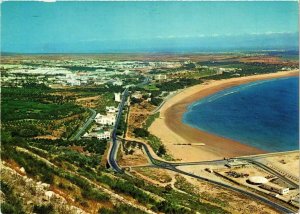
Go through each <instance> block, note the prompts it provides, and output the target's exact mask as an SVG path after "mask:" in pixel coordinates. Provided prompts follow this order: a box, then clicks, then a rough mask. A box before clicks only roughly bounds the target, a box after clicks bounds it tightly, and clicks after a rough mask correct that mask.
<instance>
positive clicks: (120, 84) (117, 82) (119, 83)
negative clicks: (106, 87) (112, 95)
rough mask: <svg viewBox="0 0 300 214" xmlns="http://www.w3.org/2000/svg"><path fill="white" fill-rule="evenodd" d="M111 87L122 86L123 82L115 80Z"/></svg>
mask: <svg viewBox="0 0 300 214" xmlns="http://www.w3.org/2000/svg"><path fill="white" fill-rule="evenodd" d="M113 85H117V86H122V85H123V82H122V80H116V81H114V82H113Z"/></svg>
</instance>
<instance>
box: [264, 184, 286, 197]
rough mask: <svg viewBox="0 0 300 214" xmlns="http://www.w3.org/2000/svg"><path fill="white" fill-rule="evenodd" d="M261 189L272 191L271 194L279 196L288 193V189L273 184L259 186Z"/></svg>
mask: <svg viewBox="0 0 300 214" xmlns="http://www.w3.org/2000/svg"><path fill="white" fill-rule="evenodd" d="M260 187H261V188H263V189H266V190H269V191H272V192H276V193H279V194H281V195H284V194H287V193H288V192H289V188H286V187H281V186H279V185H277V184H273V183H270V182H268V183H265V184H262V185H260Z"/></svg>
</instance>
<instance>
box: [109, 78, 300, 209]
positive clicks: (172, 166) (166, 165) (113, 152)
mask: <svg viewBox="0 0 300 214" xmlns="http://www.w3.org/2000/svg"><path fill="white" fill-rule="evenodd" d="M147 82H148V81H147V80H146V81H145V80H144V82H143V83H141V84H147ZM128 91H129V89H128V88H126V89H125V90H124V92H123V94H122V100H121V102H120V104H119V111H118V115H117V117H116V123H115V126H114V128H113V131H112V136H111V137H112V140H111V145H110V149H109V153H108V164H109V165H110V167H111V169H112V170H114V171H115V172H117V173H124V170H123V169H122V168H121V167H120V166H119V165H118V163H117V160H116V159H117V153H118V148H119V141H118V139H117V135H116V132H117V127H118V125H119V122H120V118H121V116H122V111H123V108H124V105H125V102H126V98H127V97H128ZM162 104H163V103H162ZM161 106H162V105H160V106H159V108H158V109H157V111H158V110H159V109H160V107H161ZM157 111H156V112H157ZM131 142H132V141H131ZM135 142H136V143H137V144H140V145H141V146H142V147H143V149H144V151H145V152H146V155H147V156H148V158H149V160H150V161H151V163H152V164H153V165H154V166H156V167H159V168H163V169H168V170H171V171H174V172H177V173H180V174H184V175H187V176H190V177H194V178H197V179H199V180H203V181H207V182H209V183H212V184H214V185H217V186H221V187H225V188H227V189H230V190H232V191H235V192H238V193H241V194H243V195H246V196H248V197H250V198H253V199H257V200H259V201H262V202H264V203H265V204H268V205H269V206H271V207H273V208H274V209H276V210H278V211H280V212H282V213H295V212H297V209H296V208H295V209H293V208H291V206H289V205H288V204H287V205H283V204H281V203H280V204H278V203H275V202H273V201H271V200H269V199H268V198H266V197H263V196H262V195H258V194H256V193H253V192H249V191H246V190H244V189H241V188H238V187H234V186H232V185H229V184H225V183H221V182H218V181H215V180H211V179H207V178H204V177H201V176H199V175H195V174H192V173H189V172H185V171H182V170H179V169H177V168H176V167H177V166H180V165H192V164H195V165H196V164H204V163H206V164H207V163H212V164H213V163H215V164H217V163H218V164H219V163H222V162H224V161H225V160H216V161H202V162H192V163H171V162H166V161H162V160H158V159H156V158H154V157H153V156H152V155H151V153H150V151H149V148H148V146H147V145H146V144H144V143H141V142H137V141H135ZM241 159H242V160H246V161H249V162H251V163H252V164H256V165H259V166H260V167H261V165H262V164H261V163H259V162H257V161H255V160H253V159H254V158H253V159H251V158H249V157H248V158H245V157H244V158H241ZM224 163H225V162H224ZM264 168H265V169H266V170H267V171H270V172H272V173H274V172H275V171H274V170H273V169H271V168H269V167H267V166H264ZM275 174H276V175H278V174H279V173H276V172H275ZM278 177H280V178H283V179H284V181H287V182H288V183H289V184H291V185H293V186H295V185H296V186H297V187H298V185H297V184H295V183H294V182H291V181H290V180H287V179H286V178H284V177H283V176H280V175H279V176H278Z"/></svg>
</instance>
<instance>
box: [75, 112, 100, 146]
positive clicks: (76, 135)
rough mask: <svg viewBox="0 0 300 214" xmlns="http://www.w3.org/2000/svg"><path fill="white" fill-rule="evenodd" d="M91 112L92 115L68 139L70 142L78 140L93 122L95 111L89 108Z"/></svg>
mask: <svg viewBox="0 0 300 214" xmlns="http://www.w3.org/2000/svg"><path fill="white" fill-rule="evenodd" d="M89 110H90V111H91V113H92V115H91V116H90V117H89V119H88V120H87V121H86V122H85V124H84V125H83V126H82V127H81V128H80V129H79V130H78V131H77V133H76V134H75V135H74V136H73V137H71V138H70V140H78V139H79V138H80V136H81V135H82V134H83V132H84V131H85V130H86V128H87V127H88V126H89V125H90V124H91V123H92V122H93V120H94V119H95V117H96V111H95V110H93V109H91V108H89Z"/></svg>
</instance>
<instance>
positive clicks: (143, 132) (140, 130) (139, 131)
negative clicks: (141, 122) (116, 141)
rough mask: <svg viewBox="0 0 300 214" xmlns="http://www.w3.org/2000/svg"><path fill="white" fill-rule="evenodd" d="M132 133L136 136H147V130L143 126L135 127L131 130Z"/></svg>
mask: <svg viewBox="0 0 300 214" xmlns="http://www.w3.org/2000/svg"><path fill="white" fill-rule="evenodd" d="M133 133H134V134H135V136H136V137H148V136H149V132H148V131H147V130H145V129H143V128H135V129H134V130H133Z"/></svg>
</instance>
